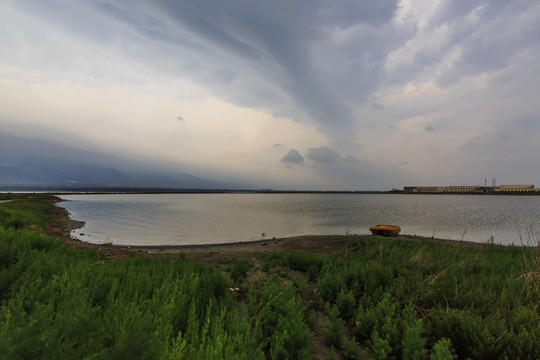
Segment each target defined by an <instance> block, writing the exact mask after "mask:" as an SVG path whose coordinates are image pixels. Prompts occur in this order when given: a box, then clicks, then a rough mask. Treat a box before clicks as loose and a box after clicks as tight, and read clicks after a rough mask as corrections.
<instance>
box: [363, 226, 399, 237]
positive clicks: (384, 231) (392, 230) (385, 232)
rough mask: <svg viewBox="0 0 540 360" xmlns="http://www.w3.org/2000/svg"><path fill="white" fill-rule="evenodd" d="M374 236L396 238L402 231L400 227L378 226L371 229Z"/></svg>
mask: <svg viewBox="0 0 540 360" xmlns="http://www.w3.org/2000/svg"><path fill="white" fill-rule="evenodd" d="M369 231H371V233H372V234H373V235H381V236H396V235H397V234H399V232H400V231H401V228H400V227H399V226H398V225H377V226H372V227H370V228H369Z"/></svg>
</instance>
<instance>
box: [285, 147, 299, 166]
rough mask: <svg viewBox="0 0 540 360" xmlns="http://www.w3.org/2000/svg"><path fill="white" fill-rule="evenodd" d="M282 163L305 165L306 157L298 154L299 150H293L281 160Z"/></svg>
mask: <svg viewBox="0 0 540 360" xmlns="http://www.w3.org/2000/svg"><path fill="white" fill-rule="evenodd" d="M281 162H283V163H286V164H294V165H302V164H304V157H303V156H302V155H301V154H300V153H299V152H298V150H295V149H291V150H289V152H288V153H287V155H285V156H284V157H282V158H281Z"/></svg>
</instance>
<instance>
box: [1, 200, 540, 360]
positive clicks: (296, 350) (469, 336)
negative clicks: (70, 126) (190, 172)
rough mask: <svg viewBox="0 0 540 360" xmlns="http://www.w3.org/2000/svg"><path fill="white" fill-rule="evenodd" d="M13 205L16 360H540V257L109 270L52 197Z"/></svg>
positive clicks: (359, 258) (10, 347)
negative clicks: (71, 233) (56, 223)
mask: <svg viewBox="0 0 540 360" xmlns="http://www.w3.org/2000/svg"><path fill="white" fill-rule="evenodd" d="M8 197H11V195H2V194H0V200H2V199H4V198H8ZM13 197H14V198H15V200H13V201H11V202H7V203H1V204H0V354H1V357H2V359H125V358H129V359H139V358H141V359H312V358H316V359H325V358H335V359H357V358H360V359H361V358H373V359H455V358H459V359H466V358H471V359H539V358H540V316H539V313H538V307H539V305H540V289H539V287H540V253H539V250H538V248H527V247H518V246H510V247H503V246H499V245H494V244H489V243H487V244H483V245H479V246H467V245H464V244H460V243H456V244H444V243H438V242H434V241H418V240H414V241H413V240H408V239H403V238H401V237H400V238H395V239H387V238H378V237H372V236H364V237H352V236H351V237H348V238H347V239H348V243H347V246H346V248H344V249H343V250H342V251H340V252H336V253H330V254H326V253H311V252H287V253H270V254H259V255H257V256H256V257H244V258H234V259H230V260H228V261H224V262H222V263H221V264H219V265H209V264H204V263H200V262H193V261H188V260H187V259H186V258H185V257H184V256H178V257H177V258H176V259H173V258H165V259H151V258H147V257H144V256H132V257H131V258H129V259H127V260H122V261H119V260H108V259H107V258H106V257H105V255H104V254H103V253H102V252H100V251H98V250H97V249H75V248H73V247H71V246H69V245H67V244H66V243H64V242H62V241H61V240H60V239H58V238H56V237H52V236H49V235H47V224H48V221H49V217H50V214H51V212H52V209H53V206H54V205H53V203H54V198H53V197H52V196H50V195H32V196H29V195H18V196H13Z"/></svg>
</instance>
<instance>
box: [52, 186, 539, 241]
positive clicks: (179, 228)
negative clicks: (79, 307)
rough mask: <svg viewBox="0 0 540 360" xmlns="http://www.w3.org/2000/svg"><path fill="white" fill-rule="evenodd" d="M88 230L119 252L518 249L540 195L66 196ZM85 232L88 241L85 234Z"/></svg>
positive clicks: (527, 237) (531, 227)
mask: <svg viewBox="0 0 540 360" xmlns="http://www.w3.org/2000/svg"><path fill="white" fill-rule="evenodd" d="M61 197H62V199H64V200H66V201H64V202H61V203H60V206H63V207H65V208H66V209H68V210H69V211H70V212H71V214H72V218H73V219H75V220H82V221H85V222H86V225H85V227H84V228H82V229H78V230H76V231H74V233H73V235H74V236H75V237H78V238H79V239H81V240H83V241H87V242H92V243H109V242H112V243H113V244H115V245H190V244H215V243H227V242H236V241H250V240H260V239H265V238H269V239H271V238H272V237H276V238H282V237H290V236H298V235H333V234H339V235H345V234H369V227H370V226H374V225H377V224H396V225H400V226H401V228H402V230H401V234H407V235H421V236H428V237H431V236H435V237H438V238H445V239H452V240H462V239H463V240H466V241H475V242H485V241H487V240H488V239H490V238H491V237H492V236H493V238H494V241H495V243H501V244H505V245H507V244H511V243H515V244H521V243H527V242H530V241H532V240H533V238H534V236H531V234H533V235H536V234H538V233H540V224H539V220H540V196H510V195H508V196H506V195H501V196H480V195H412V194H114V195H63V196H61ZM537 227H538V231H537V230H536V228H537ZM81 233H83V234H84V235H81Z"/></svg>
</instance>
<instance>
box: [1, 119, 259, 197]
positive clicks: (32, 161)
mask: <svg viewBox="0 0 540 360" xmlns="http://www.w3.org/2000/svg"><path fill="white" fill-rule="evenodd" d="M0 125H1V118H0ZM83 145H85V144H82V143H81V147H74V146H70V145H65V144H61V143H59V142H55V141H51V140H43V139H34V138H30V137H25V136H20V135H9V134H6V133H2V132H1V131H0V187H1V186H3V187H16V186H24V187H73V188H76V187H80V188H83V187H94V188H100V187H149V188H174V189H239V188H242V189H246V188H250V186H249V185H247V184H237V183H232V182H221V181H215V180H210V179H204V178H201V177H197V176H194V175H191V174H187V173H181V172H179V173H176V172H175V171H174V170H170V169H171V166H170V165H168V166H163V164H160V163H159V161H152V160H146V161H141V160H133V159H128V158H125V157H122V156H121V155H120V156H118V155H116V156H115V155H111V154H109V153H107V152H105V151H102V150H100V151H93V150H85V148H83ZM86 148H87V149H92V148H94V149H95V148H96V147H95V146H94V147H92V146H91V145H88V144H86ZM178 166H181V165H178Z"/></svg>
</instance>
